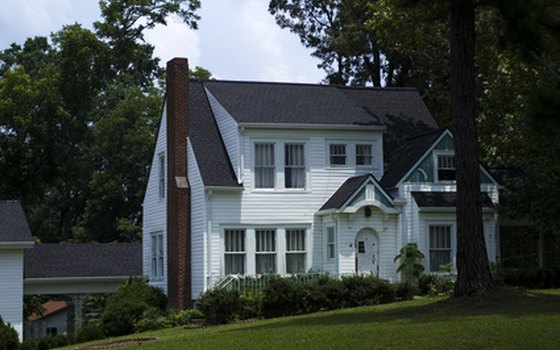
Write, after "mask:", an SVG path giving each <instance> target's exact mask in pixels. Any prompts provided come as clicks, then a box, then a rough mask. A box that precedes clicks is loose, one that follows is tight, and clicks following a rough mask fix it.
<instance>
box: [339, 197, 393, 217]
mask: <svg viewBox="0 0 560 350" xmlns="http://www.w3.org/2000/svg"><path fill="white" fill-rule="evenodd" d="M365 206H373V207H378V208H379V209H381V211H383V213H385V214H398V213H399V211H398V210H397V209H395V208H388V207H387V206H385V205H384V204H383V203H381V202H379V201H376V200H373V201H368V200H363V201H359V202H358V203H356V204H354V205H353V206H351V207H346V208H344V209H342V210H341V212H342V213H349V214H355V213H356V212H357V211H358V210H360V208H362V207H365Z"/></svg>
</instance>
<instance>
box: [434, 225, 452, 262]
mask: <svg viewBox="0 0 560 350" xmlns="http://www.w3.org/2000/svg"><path fill="white" fill-rule="evenodd" d="M451 252H452V249H451V226H449V225H434V226H430V271H431V272H436V271H439V270H440V266H441V265H445V264H449V263H450V262H451V261H452V260H451Z"/></svg>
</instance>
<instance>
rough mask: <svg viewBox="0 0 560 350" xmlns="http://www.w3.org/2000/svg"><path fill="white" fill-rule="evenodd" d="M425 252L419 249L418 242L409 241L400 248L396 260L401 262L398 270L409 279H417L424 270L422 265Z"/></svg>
mask: <svg viewBox="0 0 560 350" xmlns="http://www.w3.org/2000/svg"><path fill="white" fill-rule="evenodd" d="M422 259H424V254H423V253H422V252H421V251H420V250H419V249H418V245H417V244H416V243H408V244H407V245H405V246H404V247H402V248H401V250H399V254H397V256H395V259H394V262H397V261H398V262H399V267H398V268H397V272H401V273H402V274H403V277H404V278H405V280H407V281H415V280H416V279H417V278H418V277H420V274H421V273H422V272H424V265H422Z"/></svg>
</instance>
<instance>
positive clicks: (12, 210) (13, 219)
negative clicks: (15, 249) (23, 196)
mask: <svg viewBox="0 0 560 350" xmlns="http://www.w3.org/2000/svg"><path fill="white" fill-rule="evenodd" d="M32 241H33V236H32V235H31V230H30V229H29V225H28V224H27V219H26V218H25V213H24V212H23V208H22V207H21V203H20V202H19V201H0V243H1V242H32Z"/></svg>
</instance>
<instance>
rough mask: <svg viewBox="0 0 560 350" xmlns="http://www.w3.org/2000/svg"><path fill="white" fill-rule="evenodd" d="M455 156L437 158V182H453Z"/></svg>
mask: <svg viewBox="0 0 560 350" xmlns="http://www.w3.org/2000/svg"><path fill="white" fill-rule="evenodd" d="M455 175H456V171H455V155H453V154H439V155H438V156H437V179H438V181H455Z"/></svg>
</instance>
